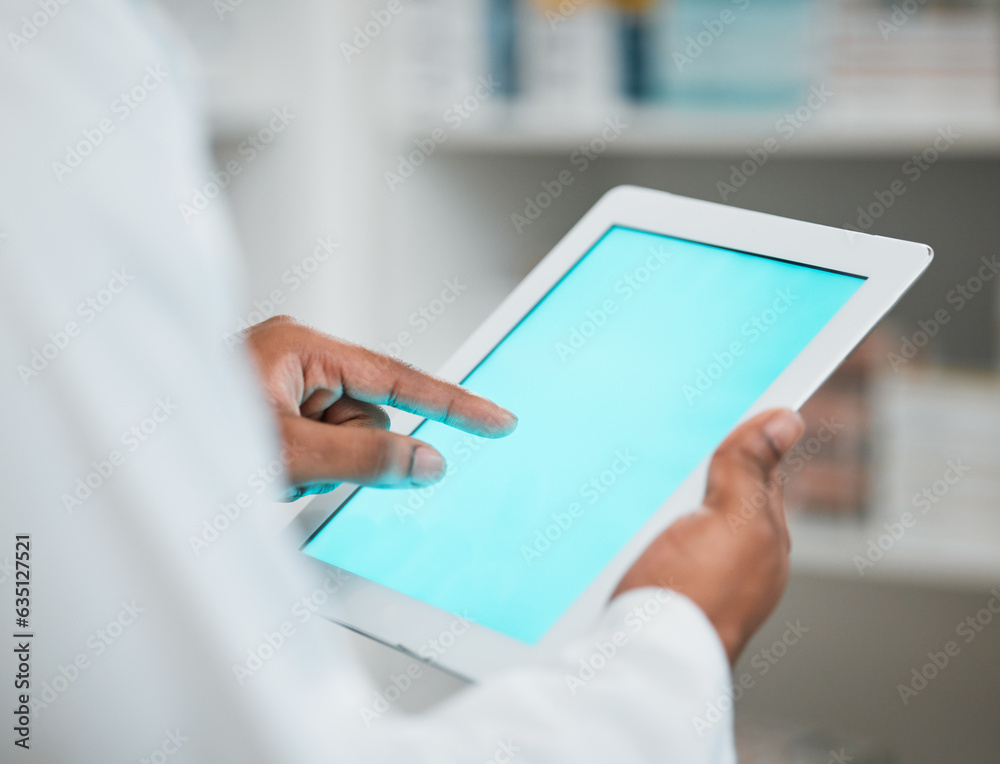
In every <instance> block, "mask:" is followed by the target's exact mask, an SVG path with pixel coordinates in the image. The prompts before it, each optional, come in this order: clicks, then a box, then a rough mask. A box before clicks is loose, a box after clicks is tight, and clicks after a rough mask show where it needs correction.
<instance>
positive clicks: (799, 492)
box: [783, 332, 885, 517]
mask: <svg viewBox="0 0 1000 764" xmlns="http://www.w3.org/2000/svg"><path fill="white" fill-rule="evenodd" d="M884 347H885V341H884V339H883V338H882V335H881V334H880V333H878V332H876V333H874V334H872V335H871V336H870V337H869V338H868V339H867V340H865V342H863V343H862V344H861V345H860V346H859V347H858V349H857V350H855V351H854V352H853V353H852V354H851V355H850V356H849V357H848V358H847V360H845V361H844V363H843V364H842V365H841V366H840V368H839V369H837V371H836V372H834V374H833V375H832V376H831V377H830V379H829V380H827V382H826V383H825V384H824V385H823V386H822V387H821V388H820V389H819V390H817V391H816V393H815V394H814V395H813V396H812V398H810V399H809V400H808V401H807V402H806V404H805V406H803V407H802V412H801V413H802V417H803V419H805V422H806V431H805V433H804V434H803V436H802V440H800V441H799V443H798V444H797V445H796V446H795V448H794V449H793V450H792V452H791V453H790V454H789V455H788V456H787V457H786V458H785V463H784V466H783V469H784V472H785V474H786V475H787V476H788V483H787V485H786V486H785V500H786V504H787V506H788V508H789V511H791V512H796V513H802V514H813V515H817V514H820V515H830V516H837V517H860V516H862V515H864V514H865V513H866V512H867V511H868V509H869V506H870V503H871V502H870V485H871V476H870V474H869V454H870V451H871V438H872V427H871V422H872V413H871V406H870V402H869V399H870V393H871V388H872V384H873V379H874V376H875V373H876V372H875V370H876V368H877V366H878V362H879V360H880V359H882V358H884V352H883V351H884Z"/></svg>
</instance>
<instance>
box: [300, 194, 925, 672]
mask: <svg viewBox="0 0 1000 764" xmlns="http://www.w3.org/2000/svg"><path fill="white" fill-rule="evenodd" d="M615 225H619V226H625V227H628V228H634V229H640V230H644V231H648V232H652V233H659V234H664V235H666V236H672V237H675V238H679V239H687V240H690V241H694V242H699V243H704V244H709V245H712V246H716V247H722V248H725V249H730V250H736V251H740V252H746V253H749V254H755V255H761V256H765V257H770V258H775V259H780V260H786V261H788V262H791V263H798V264H802V265H807V266H812V267H816V268H824V269H828V270H833V271H839V272H844V273H849V274H853V275H857V276H863V277H865V278H866V281H865V283H864V284H863V285H862V286H861V287H860V288H859V289H858V291H857V292H856V293H855V294H854V295H853V296H852V297H851V298H850V299H849V300H848V302H847V303H846V304H845V305H844V306H843V308H841V310H840V311H838V313H837V314H836V315H835V316H834V317H833V319H832V320H831V321H830V322H829V323H828V324H827V325H826V326H825V327H824V328H823V329H822V330H821V331H820V332H819V334H817V335H816V337H815V338H814V339H813V340H812V341H811V342H810V343H809V344H808V345H807V346H806V348H805V349H804V350H803V351H802V352H801V353H800V354H799V355H798V356H797V357H796V358H795V360H794V361H793V362H792V363H791V364H790V365H789V366H788V367H787V368H786V369H785V370H784V372H782V373H781V375H780V376H779V377H778V378H777V379H776V380H775V381H774V383H773V384H772V385H771V386H770V387H769V388H768V389H767V390H766V391H765V392H764V394H763V395H762V396H761V397H760V398H759V399H758V400H757V401H756V402H755V403H754V405H753V406H751V408H750V410H749V411H747V412H746V414H745V416H744V419H746V418H749V417H752V416H754V415H755V414H757V413H759V412H760V411H763V410H765V409H768V408H772V407H775V406H786V407H789V408H792V409H798V408H799V407H800V406H801V405H802V404H803V403H805V401H806V400H807V399H808V398H809V396H811V395H812V394H813V393H814V392H815V391H816V389H817V388H818V387H819V386H820V385H821V384H822V383H823V382H824V380H826V378H827V377H828V376H829V375H830V374H831V373H833V371H835V370H836V368H837V367H838V366H839V365H840V363H841V362H842V361H843V360H844V358H846V357H847V355H848V354H849V353H850V352H851V350H852V349H853V348H854V347H855V346H856V345H857V344H858V343H860V342H861V340H863V339H864V338H865V336H867V334H868V333H869V332H870V331H871V330H872V329H873V328H874V327H875V325H876V324H877V323H878V321H879V320H880V319H881V318H882V317H883V316H884V315H885V314H886V313H887V312H888V311H889V309H890V308H892V306H893V305H895V303H896V302H897V301H898V300H899V298H900V297H902V296H903V294H904V293H905V292H906V291H907V289H909V287H910V286H911V285H912V284H913V283H914V282H915V281H916V280H917V278H918V277H919V276H920V274H921V273H922V272H923V271H924V270H925V269H926V268H927V266H928V265H929V264H930V262H931V259H932V258H933V252H932V250H931V249H930V247H928V246H926V245H923V244H915V243H911V242H904V241H898V240H895V239H886V238H882V237H878V236H871V235H868V234H863V233H855V232H852V231H846V230H843V229H838V228H829V227H826V226H820V225H815V224H812V223H805V222H801V221H798V220H789V219H786V218H781V217H776V216H773V215H766V214H763V213H759V212H751V211H748V210H742V209H738V208H735V207H727V206H725V205H721V204H714V203H711V202H704V201H698V200H694V199H688V198H685V197H680V196H675V195H673V194H668V193H664V192H661V191H653V190H650V189H644V188H637V187H634V186H621V187H618V188H615V189H613V190H611V191H609V192H608V193H607V194H605V195H604V196H603V197H602V198H601V200H600V201H599V202H598V203H597V204H596V205H595V206H594V207H593V208H592V209H591V210H590V211H589V212H588V213H587V214H586V215H585V216H584V217H583V218H582V219H581V220H580V222H578V223H577V224H576V225H575V226H574V227H573V228H572V230H570V232H569V233H568V234H566V236H565V237H564V238H563V239H562V241H560V242H559V243H558V244H557V245H556V247H555V248H554V249H553V250H552V251H551V252H550V253H549V254H548V255H547V256H546V257H545V258H544V259H543V260H542V261H541V262H540V263H539V264H538V265H537V266H536V267H535V268H534V270H532V272H531V273H530V274H529V275H528V276H527V277H526V278H525V279H524V281H522V282H521V283H520V284H519V285H518V286H517V288H516V289H514V291H513V292H512V293H511V294H510V295H509V296H508V297H507V299H505V300H504V301H503V303H501V304H500V306H499V307H498V308H497V309H496V310H495V311H494V312H493V313H492V315H490V317H489V318H487V319H486V321H484V322H483V323H482V324H481V325H480V326H479V328H477V329H476V330H475V332H473V334H472V335H471V336H470V337H469V338H468V340H466V341H465V342H464V343H463V344H462V346H461V347H460V348H459V349H458V350H457V351H456V352H455V354H454V355H453V356H452V357H451V359H450V360H449V361H448V362H447V363H446V364H445V366H444V368H443V369H442V370H441V371H440V374H439V376H441V377H442V378H444V379H446V380H449V381H453V382H461V381H462V380H463V379H465V377H466V376H467V375H468V374H469V373H471V372H472V370H473V369H475V367H476V366H477V365H478V364H479V363H480V362H481V361H482V360H483V359H484V358H485V357H486V356H487V355H488V354H489V353H490V352H491V351H492V350H493V348H494V347H496V345H497V344H498V343H500V342H501V341H502V340H503V339H504V337H506V335H507V334H508V333H509V332H510V331H511V330H512V329H513V328H514V327H515V326H516V325H517V324H518V322H519V321H520V320H521V319H522V318H524V316H525V315H526V314H527V313H528V312H529V311H530V310H531V309H532V308H534V306H535V305H536V304H537V303H538V302H539V301H540V300H541V299H542V298H543V297H544V296H545V295H546V294H547V293H548V292H549V291H550V290H551V289H552V288H553V286H555V285H556V284H557V283H558V282H559V280H560V279H561V278H562V277H563V276H564V275H565V274H566V272H567V271H569V269H570V268H572V267H573V266H574V265H575V264H576V263H577V262H578V261H579V260H580V259H581V258H582V257H583V256H584V255H586V254H587V253H588V252H589V251H590V250H591V249H592V247H593V246H594V245H595V244H596V243H597V242H598V241H599V240H600V239H601V237H603V236H604V235H605V234H606V233H607V232H608V230H609V229H610V228H611V227H612V226H615ZM395 421H398V420H395ZM417 424H419V420H414V419H413V418H407V421H406V423H405V424H403V425H401V426H400V428H399V429H400V431H403V432H406V433H410V432H412V431H413V429H414V428H415V427H416V425H417ZM394 429H397V428H396V427H395V426H394ZM707 465H708V459H706V460H705V461H704V462H703V463H702V464H701V465H700V466H699V467H698V468H697V469H696V470H695V471H694V472H693V473H692V474H691V475H690V476H689V477H688V479H687V480H685V481H684V482H683V483H682V484H681V486H680V488H678V490H677V491H675V492H674V493H673V495H672V496H671V497H670V498H669V499H668V500H667V501H666V502H664V504H663V505H662V506H661V507H660V508H659V510H657V512H656V513H654V514H653V515H652V517H651V518H650V519H649V521H648V522H647V523H646V524H645V525H644V526H643V528H642V530H641V531H640V532H639V533H638V534H636V535H635V536H634V537H633V538H632V540H631V541H630V542H629V543H628V544H627V545H626V546H625V547H624V548H622V550H621V551H620V552H619V553H618V554H617V555H616V556H615V558H614V560H613V561H612V562H611V563H610V564H609V565H608V566H607V567H606V568H605V569H604V570H603V571H602V572H601V574H600V575H599V576H598V577H597V578H596V579H595V580H594V582H593V583H592V584H591V585H590V586H589V587H588V588H587V590H586V591H585V592H584V593H583V595H581V597H580V598H579V599H577V600H576V602H574V603H573V605H572V606H571V607H570V608H569V610H567V611H566V613H564V614H563V616H562V617H561V618H560V619H559V620H558V621H557V622H556V624H555V625H554V626H553V627H552V629H551V630H550V631H549V632H548V633H546V635H545V636H544V637H543V638H542V640H541V641H540V642H539V643H538V644H537V645H533V646H532V645H526V644H524V643H521V642H519V641H517V640H514V639H512V638H510V637H507V636H506V635H504V634H500V633H498V632H496V631H493V630H491V629H488V628H486V627H483V626H479V625H477V624H472V623H469V622H467V621H465V620H464V619H462V618H460V617H457V616H456V615H454V614H451V613H447V612H445V611H442V610H439V609H438V608H435V607H433V606H431V605H428V604H426V603H424V602H421V601H419V600H416V599H413V598H411V597H409V596H407V595H404V594H401V593H399V592H396V591H394V590H392V589H388V588H386V587H384V586H381V585H379V584H376V583H374V582H371V581H368V580H366V579H363V578H360V577H358V576H354V575H351V574H349V573H346V572H345V573H343V574H342V581H343V583H342V584H341V586H340V588H339V589H338V591H337V595H336V597H334V598H332V599H331V601H330V602H329V603H328V604H327V606H326V615H327V616H328V617H330V618H332V619H333V620H335V621H337V622H338V623H341V624H342V625H344V626H346V627H348V628H351V629H353V630H355V631H358V632H361V633H363V634H366V635H367V636H369V637H372V638H373V639H377V640H379V641H381V642H384V643H386V644H389V645H391V646H392V647H395V648H397V649H400V650H403V651H404V652H408V653H411V654H413V655H415V656H417V657H419V658H421V659H423V660H427V661H431V662H433V663H435V664H436V665H439V666H440V667H442V668H444V669H445V670H448V671H451V672H452V673H456V674H459V675H461V676H464V677H467V678H469V679H473V680H478V679H482V678H484V677H486V676H488V675H490V674H492V673H495V672H497V671H499V670H502V669H505V668H510V667H514V666H518V665H523V664H526V663H531V662H535V661H539V660H545V659H546V658H547V657H548V656H550V655H551V654H552V653H553V651H556V650H558V649H559V648H560V647H562V646H563V645H565V644H566V643H567V642H568V641H570V640H572V639H573V638H575V637H579V636H580V635H583V634H586V632H587V630H588V629H589V628H591V627H592V626H593V624H594V623H595V622H596V620H597V619H598V618H599V617H600V615H601V613H602V611H603V609H604V607H605V606H606V604H607V602H608V598H609V596H610V594H611V592H612V591H613V590H614V588H615V586H616V584H617V582H618V581H619V580H620V579H621V577H622V575H623V574H624V573H625V571H626V570H628V568H629V566H630V565H631V563H632V561H633V560H634V559H635V558H636V557H637V556H638V555H639V553H640V552H641V551H642V550H643V549H644V548H645V547H646V546H647V545H648V544H649V542H650V541H652V539H653V538H655V537H656V536H657V535H658V534H659V533H660V532H661V531H662V530H663V529H664V528H665V527H666V526H667V525H669V524H670V523H671V522H672V521H673V520H674V519H675V518H677V517H678V516H680V515H682V514H684V513H686V512H689V511H691V510H692V509H694V508H695V507H697V506H698V505H699V503H700V501H701V498H702V494H703V491H704V484H705V474H706V471H707ZM355 490H356V488H355V487H353V486H341V487H340V488H338V489H337V490H336V491H334V492H333V493H331V494H328V495H326V496H323V497H319V498H317V499H316V500H314V501H313V502H312V503H311V504H310V505H309V506H308V507H307V509H306V511H304V512H303V513H302V514H301V515H300V517H301V518H302V521H301V522H300V523H299V524H298V526H297V533H299V534H301V535H300V538H298V539H297V540H298V541H302V542H303V543H304V540H307V539H308V538H311V536H312V534H313V533H314V532H316V531H317V530H318V528H320V527H322V526H323V525H324V524H325V523H326V521H327V520H329V519H330V518H331V516H332V515H333V514H334V513H335V512H336V510H337V509H338V508H339V507H340V506H341V505H342V504H343V503H344V501H345V500H346V499H347V498H349V497H350V495H351V494H352V493H353V492H354V491H355ZM304 556H306V557H307V558H308V559H309V560H311V561H312V564H315V565H317V566H320V567H321V568H323V569H325V570H329V569H330V568H331V567H332V566H328V565H326V564H325V563H321V562H318V561H314V560H312V558H310V557H308V555H304Z"/></svg>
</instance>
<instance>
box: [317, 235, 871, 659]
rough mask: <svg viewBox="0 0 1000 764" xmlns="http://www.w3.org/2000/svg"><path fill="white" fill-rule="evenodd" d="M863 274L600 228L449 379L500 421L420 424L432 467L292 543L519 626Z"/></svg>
mask: <svg viewBox="0 0 1000 764" xmlns="http://www.w3.org/2000/svg"><path fill="white" fill-rule="evenodd" d="M863 283H864V279H863V278H861V277H858V276H852V275H848V274H844V273H837V272H833V271H828V270H822V269H818V268H811V267H807V266H802V265H798V264H794V263H789V262H785V261H781V260H775V259H771V258H767V257H762V256H758V255H752V254H747V253H743V252H736V251H732V250H726V249H720V248H717V247H713V246H708V245H704V244H698V243H695V242H690V241H684V240H681V239H675V238H670V237H667V236H662V235H659V234H652V233H647V232H644V231H638V230H633V229H630V228H624V227H620V226H615V227H613V228H611V229H610V230H609V231H607V233H605V235H604V236H603V237H602V238H601V239H600V240H599V241H598V242H597V244H595V245H594V246H593V247H592V248H591V249H590V251H589V252H588V253H587V254H586V255H584V257H583V258H581V260H580V261H579V262H578V263H577V264H576V265H575V266H574V267H573V268H572V269H571V270H570V271H569V272H568V273H567V274H566V275H565V276H564V277H563V278H562V279H561V280H560V282H559V283H558V284H557V285H556V286H555V287H553V288H552V289H551V290H550V291H549V292H548V294H547V295H546V296H545V297H544V298H543V299H542V300H541V301H540V302H539V303H538V304H537V305H536V306H535V308H534V309H533V310H532V311H531V312H530V313H528V314H527V315H526V316H525V317H524V319H522V320H521V322H520V323H519V324H518V325H517V326H516V327H515V328H514V329H513V330H512V331H511V332H510V333H509V334H508V335H507V337H506V338H505V339H504V340H503V341H502V342H501V343H500V344H499V345H497V347H496V348H495V349H494V350H493V351H492V352H491V353H490V354H489V355H488V356H487V357H486V358H485V359H484V360H483V361H482V363H480V364H479V365H478V366H477V367H476V369H475V370H474V371H473V372H472V373H471V374H469V375H468V377H467V378H466V379H465V380H464V384H465V385H466V386H467V387H468V388H470V389H471V390H473V391H475V392H477V393H479V394H481V395H484V396H486V397H488V398H491V399H493V400H495V401H497V402H498V403H499V404H501V405H502V406H504V407H506V408H508V409H510V410H511V411H513V412H514V413H515V414H516V415H517V416H518V417H519V420H520V422H519V425H518V428H517V431H516V432H515V433H514V434H513V435H511V436H510V437H507V438H503V439H501V440H487V439H483V438H477V437H474V436H471V435H468V434H465V433H462V432H459V431H457V430H452V429H449V428H447V427H445V426H443V425H441V424H438V423H435V422H425V423H424V424H423V425H421V426H420V428H419V429H418V430H417V432H416V437H418V438H420V439H422V440H424V441H427V442H428V443H430V444H432V445H433V446H434V447H435V448H437V449H438V450H439V451H440V452H441V453H442V454H443V455H444V456H445V458H446V459H447V460H448V471H447V473H446V476H445V478H444V479H443V480H442V481H441V482H440V483H438V484H437V485H434V486H431V487H429V488H424V489H420V490H408V491H390V490H378V489H372V488H363V489H360V490H358V491H357V492H355V494H354V495H353V496H352V497H351V498H350V499H349V500H348V501H347V502H346V503H345V504H344V505H343V506H342V507H341V509H340V510H339V511H338V512H337V513H335V514H334V515H333V517H332V518H331V519H330V520H328V521H327V523H326V524H325V525H324V526H323V527H322V528H321V529H320V530H319V531H318V532H317V533H316V534H315V535H314V536H313V537H312V539H311V540H310V541H309V542H308V543H307V545H306V546H305V547H304V551H305V552H306V553H307V554H309V555H311V556H313V557H315V558H317V559H319V560H323V561H324V562H327V563H330V564H331V565H335V566H337V567H339V568H342V569H344V570H347V571H350V572H352V573H355V574H357V575H359V576H362V577H364V578H367V579H370V580H371V581H375V582H377V583H379V584H382V585H384V586H387V587H389V588H391V589H394V590H396V591H399V592H402V593H403V594H406V595H409V596H410V597H414V598H416V599H418V600H422V601H424V602H427V603H430V604H431V605H434V606H436V607H438V608H440V609H442V610H445V611H448V612H450V613H455V614H459V615H462V616H463V617H465V618H468V619H470V620H472V621H475V622H477V623H479V624H482V625H483V626H486V627H489V628H490V629H493V630H495V631H498V632H501V633H503V634H506V635H508V636H510V637H513V638H514V639H517V640H520V641H522V642H526V643H529V644H534V643H536V642H538V640H539V639H541V638H542V637H543V636H544V635H545V633H546V632H547V631H548V630H549V629H550V628H551V627H552V625H553V624H554V623H555V622H556V621H557V620H558V619H559V617H560V616H561V615H562V614H563V613H564V612H565V611H566V609H567V608H568V607H569V606H570V605H571V604H572V603H573V601H574V600H575V599H576V598H577V597H579V596H580V594H581V593H582V592H583V591H584V590H585V589H586V588H587V586H588V585H589V584H590V583H591V582H592V581H593V580H594V578H595V577H596V576H597V575H598V574H599V573H600V571H601V570H602V569H603V568H604V567H605V566H606V565H607V564H608V563H609V562H610V561H611V559H612V558H613V557H614V556H615V555H616V554H617V553H618V552H619V551H620V550H621V548H622V547H623V546H624V545H625V543H626V542H628V540H629V539H630V538H631V537H632V536H634V535H635V534H636V533H637V532H638V530H639V529H640V528H641V527H642V526H643V525H644V524H645V523H646V521H647V520H648V519H649V518H650V517H651V516H652V515H653V514H654V513H655V512H656V510H657V509H658V508H659V507H660V505H661V504H662V503H663V502H664V501H665V500H666V499H667V498H668V497H669V496H670V495H671V493H673V492H674V491H675V490H676V489H677V487H678V486H679V485H680V484H681V482H682V481H683V480H684V479H685V478H686V477H687V476H688V475H689V474H690V473H691V472H692V471H693V470H694V469H695V468H696V467H697V466H698V464H699V463H700V462H701V461H702V460H703V459H704V458H705V457H706V456H708V455H709V454H710V453H711V452H712V451H713V450H714V449H715V447H716V446H717V445H718V444H719V443H720V442H721V441H722V440H723V438H724V437H725V436H726V435H727V434H728V433H729V431H730V430H731V429H732V428H733V426H734V425H735V424H736V423H737V422H738V421H739V419H740V418H741V417H742V416H743V415H744V414H745V413H746V412H747V411H748V410H749V409H750V407H751V406H752V405H753V404H754V402H755V401H756V400H757V399H758V398H759V397H760V396H761V394H762V393H763V392H764V391H765V390H766V389H767V388H768V387H769V386H770V385H771V383H772V382H774V381H775V379H776V378H777V377H778V375H780V374H781V372H782V371H784V369H785V368H786V367H787V366H788V365H789V364H790V363H791V362H792V360H793V359H794V358H795V357H796V356H797V355H798V354H799V353H800V352H801V351H802V350H803V348H805V347H806V345H808V344H809V342H810V341H811V340H812V339H813V338H814V337H815V336H816V334H817V333H818V332H819V331H820V330H821V329H822V328H823V327H824V326H825V325H826V324H827V322H829V321H830V319H831V318H832V317H833V316H834V315H835V314H836V313H837V312H838V311H839V310H840V309H841V308H842V307H843V306H844V304H845V303H846V302H847V301H848V300H849V299H850V297H851V295H853V294H854V293H855V292H856V291H857V290H858V288H859V287H860V286H861V285H862V284H863Z"/></svg>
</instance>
